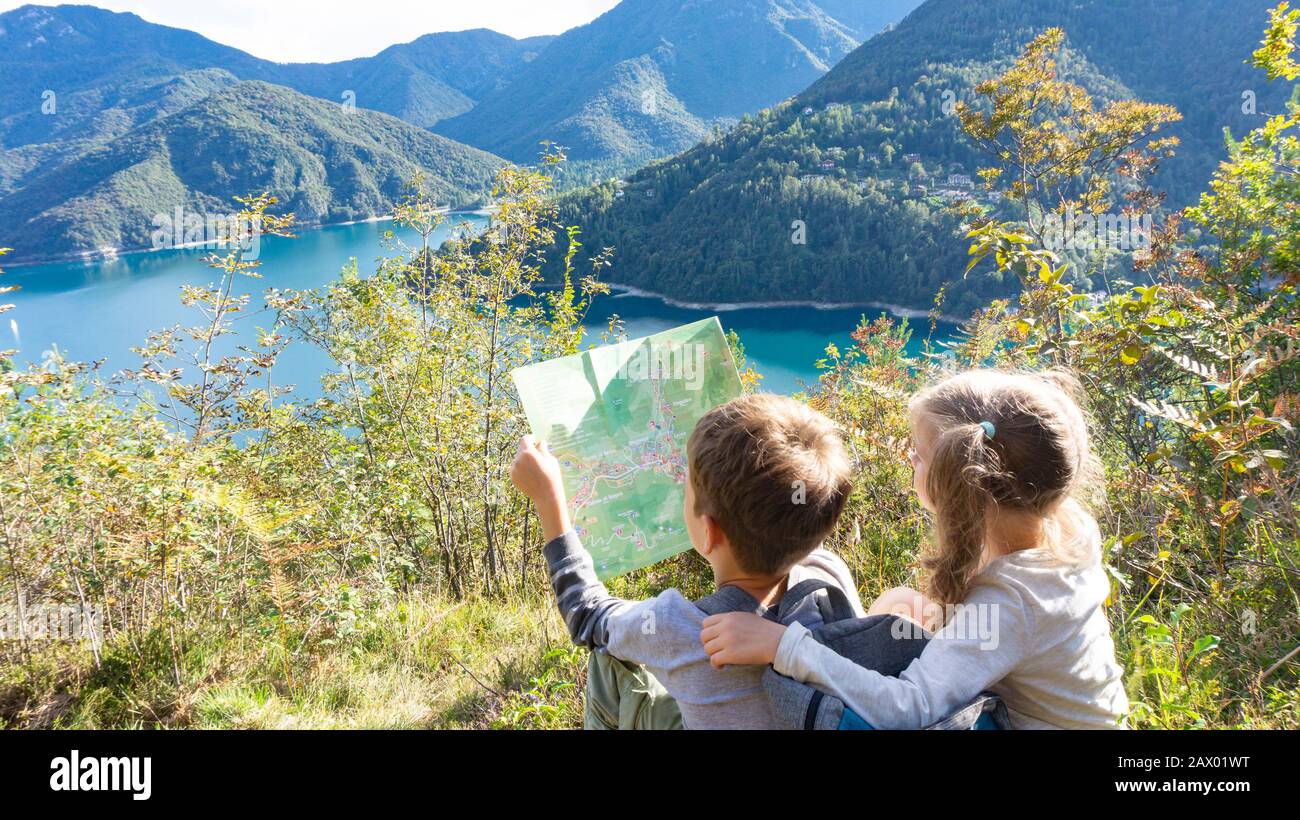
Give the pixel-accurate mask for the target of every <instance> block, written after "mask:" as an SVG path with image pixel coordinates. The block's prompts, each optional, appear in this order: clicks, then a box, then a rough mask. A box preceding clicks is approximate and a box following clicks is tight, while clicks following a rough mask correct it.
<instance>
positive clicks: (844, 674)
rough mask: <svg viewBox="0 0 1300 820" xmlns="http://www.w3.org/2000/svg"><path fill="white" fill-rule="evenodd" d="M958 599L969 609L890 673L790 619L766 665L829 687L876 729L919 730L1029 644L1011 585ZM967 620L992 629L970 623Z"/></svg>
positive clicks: (1024, 615) (1003, 671)
mask: <svg viewBox="0 0 1300 820" xmlns="http://www.w3.org/2000/svg"><path fill="white" fill-rule="evenodd" d="M962 606H963V608H964V607H968V606H973V607H976V608H975V609H973V610H964V609H959V610H958V612H957V614H955V615H954V616H953V618H952V620H950V621H949V622H948V625H947V626H945V627H944V628H943V629H941V630H940V631H939V632H938V633H937V634H936V635H935V636H934V638H932V639H931V640H930V643H929V644H927V645H926V647H925V651H924V652H922V653H921V656H920V657H919V658H917V659H916V660H914V661H912V664H911V665H910V666H908V667H907V669H905V670H904V671H903V674H902V675H900V676H899V677H897V678H891V677H886V676H884V675H881V674H879V673H878V672H874V671H872V670H870V669H866V668H864V667H862V666H859V665H858V664H856V663H854V662H853V661H851V660H849V659H848V658H845V657H843V656H842V655H839V654H837V653H836V652H835V650H833V649H831V648H829V647H827V646H825V645H824V644H821V643H818V642H817V641H816V640H815V639H814V638H813V637H812V635H811V633H809V631H808V630H807V629H805V628H804V627H803V626H801V625H799V624H797V623H795V624H791V625H790V626H789V627H787V628H786V632H785V635H784V636H782V638H781V644H780V646H779V648H778V649H777V654H776V659H775V660H774V662H773V664H772V666H773V668H774V669H776V671H777V672H779V673H781V674H782V675H786V676H788V677H791V678H794V679H795V680H799V681H803V682H804V683H807V684H811V685H812V686H815V687H817V688H818V689H822V690H824V691H826V692H829V693H830V694H832V695H834V696H835V697H837V698H839V699H840V700H842V701H844V704H845V705H846V706H848V707H849V708H850V709H852V710H853V711H854V712H856V713H857V714H858V715H859V716H861V717H862V719H863V720H865V721H867V722H868V723H870V724H871V725H872V726H874V727H876V728H878V729H920V728H923V727H925V726H929V725H930V724H932V723H935V722H936V721H939V720H942V719H943V718H945V717H947V716H948V715H949V714H951V713H952V712H953V711H954V710H956V709H957V707H959V706H961V705H963V704H965V703H968V702H970V701H971V700H972V699H974V698H975V696H976V695H978V694H979V693H980V692H982V691H984V690H985V689H987V688H988V687H989V686H990V685H992V684H994V683H997V682H998V681H1000V680H1002V678H1004V677H1006V675H1007V674H1008V673H1009V672H1010V671H1011V670H1012V669H1014V668H1015V667H1016V666H1017V665H1018V664H1019V663H1020V662H1021V660H1023V659H1024V658H1025V657H1026V655H1027V654H1028V652H1029V647H1030V646H1031V645H1032V634H1033V623H1032V617H1031V615H1030V612H1029V611H1028V610H1027V608H1026V606H1025V601H1024V600H1023V599H1022V598H1021V596H1020V595H1019V594H1018V593H1017V591H1016V590H1015V589H1014V588H1010V587H1007V586H981V587H980V588H978V589H977V590H975V591H974V592H972V594H971V595H970V597H969V598H968V600H967V602H966V603H965V604H963V605H962ZM983 607H992V609H991V610H986V611H982V608H983ZM963 612H966V613H967V614H966V615H965V616H963ZM985 612H987V613H988V614H985ZM972 624H990V625H993V626H995V627H996V629H994V630H983V629H975V628H972ZM980 632H986V633H987V632H991V634H983V635H981V634H978V633H980ZM971 633H976V634H971Z"/></svg>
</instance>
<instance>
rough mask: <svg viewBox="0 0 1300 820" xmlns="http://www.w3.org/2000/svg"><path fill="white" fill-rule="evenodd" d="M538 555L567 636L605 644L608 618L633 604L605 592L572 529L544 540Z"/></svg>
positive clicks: (590, 644)
mask: <svg viewBox="0 0 1300 820" xmlns="http://www.w3.org/2000/svg"><path fill="white" fill-rule="evenodd" d="M542 555H543V556H544V557H545V558H546V565H547V567H549V569H550V573H551V588H552V589H554V590H555V601H556V603H557V604H558V605H559V607H560V617H562V618H564V625H565V626H566V627H567V628H568V630H569V637H571V638H573V642H574V643H576V644H580V645H583V646H586V647H587V648H588V649H597V648H599V647H603V646H606V645H607V644H608V643H609V626H610V622H611V620H612V619H615V618H618V617H619V616H623V617H627V616H628V615H629V614H631V612H630V611H631V610H632V609H633V608H634V607H635V604H633V603H632V602H631V601H625V600H623V599H622V598H615V597H614V596H613V595H610V594H609V590H607V589H605V585H604V584H602V583H601V582H600V579H599V578H597V577H596V566H595V564H594V563H592V560H591V553H589V552H587V550H586V549H584V548H583V546H582V542H581V541H579V540H578V534H577V533H576V532H574V531H573V530H569V531H568V532H566V533H564V534H563V535H561V536H560V537H559V538H556V539H555V540H554V541H552V542H550V543H549V544H547V545H546V546H545V547H544V548H543V550H542ZM624 660H632V659H631V658H625V659H624Z"/></svg>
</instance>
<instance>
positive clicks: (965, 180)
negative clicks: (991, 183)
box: [948, 174, 975, 191]
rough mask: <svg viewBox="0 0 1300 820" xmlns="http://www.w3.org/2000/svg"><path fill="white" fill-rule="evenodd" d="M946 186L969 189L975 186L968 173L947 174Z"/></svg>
mask: <svg viewBox="0 0 1300 820" xmlns="http://www.w3.org/2000/svg"><path fill="white" fill-rule="evenodd" d="M948 187H949V188H965V189H966V190H968V191H969V190H970V189H972V188H974V187H975V182H974V180H972V179H971V178H970V174H949V175H948Z"/></svg>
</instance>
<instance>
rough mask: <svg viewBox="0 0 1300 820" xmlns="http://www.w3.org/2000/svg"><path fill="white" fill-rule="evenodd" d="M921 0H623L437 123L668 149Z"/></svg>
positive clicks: (512, 147)
mask: <svg viewBox="0 0 1300 820" xmlns="http://www.w3.org/2000/svg"><path fill="white" fill-rule="evenodd" d="M918 2H919V0H911V1H910V2H908V0H885V1H884V2H871V1H870V0H835V2H833V3H824V2H821V0H816V2H813V0H623V2H621V3H619V4H618V5H617V6H615V7H614V8H613V9H611V10H610V11H609V12H607V13H606V14H604V15H602V16H600V17H599V18H597V19H596V20H594V21H593V22H591V23H589V24H587V25H585V26H579V27H577V28H574V29H572V30H570V31H567V32H565V33H564V34H562V35H561V36H560V37H558V38H557V39H556V40H555V41H554V42H552V43H551V44H550V45H549V46H548V47H547V48H546V50H545V51H543V52H542V53H541V54H540V56H538V57H537V59H535V60H533V61H532V62H530V63H528V64H527V65H526V66H524V67H523V68H522V69H520V70H519V71H518V72H517V74H516V76H515V77H514V79H513V80H512V81H511V82H510V83H509V84H508V85H506V86H505V87H504V88H502V89H501V90H499V91H497V92H495V93H493V94H489V95H487V96H486V97H485V98H483V99H482V100H481V101H480V102H479V104H478V105H477V106H475V107H474V108H473V109H471V110H470V111H469V112H467V113H465V114H462V115H460V116H458V117H455V118H452V119H448V120H444V121H443V122H440V123H438V124H437V125H436V126H435V130H436V131H438V132H439V133H441V134H445V135H446V136H449V137H451V138H453V139H456V140H460V141H462V142H466V143H469V144H471V145H477V146H479V147H480V148H483V149H485V150H488V151H492V152H493V153H496V154H499V155H501V156H504V157H506V158H508V159H511V160H515V161H517V162H531V161H533V160H535V159H536V158H537V154H538V150H539V149H538V143H539V142H541V141H542V140H552V141H555V142H558V143H560V144H561V145H564V146H566V147H567V148H568V149H569V156H570V158H571V159H573V160H576V161H600V160H616V161H623V162H625V163H631V162H638V161H642V160H645V159H649V158H652V157H658V156H665V155H667V154H671V153H673V152H674V151H679V150H682V149H684V148H687V147H689V146H690V145H692V144H694V143H695V142H697V141H698V140H700V139H701V138H703V137H704V136H706V135H707V134H708V133H709V131H710V128H711V126H712V124H713V123H715V122H717V121H728V120H734V119H735V118H737V117H740V116H741V115H743V114H745V113H747V112H751V111H756V110H758V109H760V108H762V107H764V106H767V105H771V104H773V103H775V102H777V101H778V100H781V99H783V98H785V97H788V96H790V95H791V94H795V93H797V92H799V91H800V90H802V89H804V88H805V87H807V85H808V84H809V83H811V82H812V81H813V80H815V79H816V78H817V77H819V76H821V75H822V74H824V73H825V72H826V71H827V70H829V69H830V67H831V66H833V65H835V63H836V62H837V61H839V60H840V58H842V57H843V56H845V55H846V54H848V53H849V52H851V51H852V50H853V48H854V47H856V46H857V45H858V44H859V43H860V42H861V41H862V40H863V39H865V38H866V37H867V36H869V35H870V34H874V33H875V32H876V31H878V30H879V29H880V28H881V27H883V25H885V23H886V22H888V20H889V19H896V18H897V17H901V16H903V15H904V14H905V13H906V12H907V11H908V10H909V9H910V8H913V7H915V6H916V5H917V3H918ZM828 5H834V6H835V7H836V8H837V9H838V10H840V12H841V13H843V14H845V15H846V16H848V17H849V18H850V19H849V20H848V21H847V22H846V21H845V20H841V19H839V18H838V17H836V16H834V15H832V14H830V13H828V12H827V11H826V10H825V7H826V6H828Z"/></svg>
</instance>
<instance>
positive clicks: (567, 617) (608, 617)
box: [543, 531, 710, 697]
mask: <svg viewBox="0 0 1300 820" xmlns="http://www.w3.org/2000/svg"><path fill="white" fill-rule="evenodd" d="M543 554H544V555H545V556H546V563H547V565H548V566H549V567H550V573H551V586H552V587H553V588H554V590H555V600H556V601H557V603H558V604H559V607H560V616H561V617H563V618H564V624H565V626H566V627H567V628H568V630H569V636H570V637H572V638H573V642H574V643H576V644H580V645H582V646H586V647H587V648H588V649H603V650H604V651H606V652H608V653H609V654H610V655H613V656H614V657H616V658H619V659H620V660H624V661H628V662H629V663H638V664H642V665H644V666H646V667H648V668H650V669H651V671H652V672H654V673H655V675H656V676H657V677H659V678H660V682H661V683H663V684H664V685H665V686H667V687H668V689H669V691H670V692H673V694H674V696H675V697H676V696H678V694H679V692H680V690H681V686H682V685H685V684H682V683H681V681H679V680H678V677H679V676H680V675H681V674H684V673H683V670H690V669H694V668H697V667H703V668H704V669H709V668H710V667H709V665H708V655H707V654H706V653H705V652H704V646H703V645H702V644H701V643H700V638H699V635H700V624H701V622H702V621H703V619H704V613H703V612H702V611H700V609H699V608H698V607H696V606H695V605H694V604H692V603H691V602H690V601H687V600H686V599H685V598H683V597H682V595H681V593H680V592H678V591H677V590H675V589H669V590H665V591H664V592H663V593H661V594H659V595H658V596H656V597H654V598H650V599H649V600H645V601H627V600H624V599H622V598H616V597H614V596H613V595H610V594H609V591H608V590H607V589H605V585H604V584H602V583H601V582H600V579H598V578H597V577H596V569H595V564H593V563H592V560H591V554H590V553H589V552H587V550H586V549H584V548H583V546H582V543H581V542H580V541H579V540H578V536H577V534H576V533H574V532H572V531H570V532H566V533H565V534H564V535H561V536H560V537H559V538H556V539H555V540H554V541H552V542H551V543H549V544H547V545H546V547H545V549H544V550H543Z"/></svg>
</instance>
